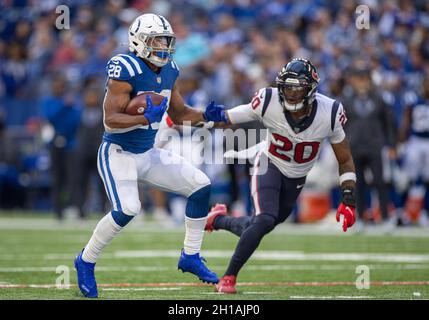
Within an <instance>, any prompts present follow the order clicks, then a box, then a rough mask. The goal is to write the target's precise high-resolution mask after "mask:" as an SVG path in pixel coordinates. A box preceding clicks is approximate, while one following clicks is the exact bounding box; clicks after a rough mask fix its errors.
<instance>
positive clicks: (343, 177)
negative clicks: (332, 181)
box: [340, 172, 356, 185]
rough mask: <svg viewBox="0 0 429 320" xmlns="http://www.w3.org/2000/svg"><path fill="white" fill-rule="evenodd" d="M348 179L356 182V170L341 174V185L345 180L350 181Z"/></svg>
mask: <svg viewBox="0 0 429 320" xmlns="http://www.w3.org/2000/svg"><path fill="white" fill-rule="evenodd" d="M348 180H351V181H354V182H356V173H354V172H346V173H343V174H342V175H341V176H340V185H342V184H343V182H344V181H348Z"/></svg>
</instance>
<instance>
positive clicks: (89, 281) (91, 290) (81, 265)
mask: <svg viewBox="0 0 429 320" xmlns="http://www.w3.org/2000/svg"><path fill="white" fill-rule="evenodd" d="M82 253H83V250H82V252H81V253H79V255H78V256H77V257H76V259H75V260H74V266H75V268H76V271H77V283H78V286H79V289H80V291H81V292H82V293H83V295H84V296H85V297H87V298H98V290H97V283H96V282H95V276H94V267H95V263H90V262H85V261H83V259H82Z"/></svg>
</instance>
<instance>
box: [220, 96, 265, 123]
mask: <svg viewBox="0 0 429 320" xmlns="http://www.w3.org/2000/svg"><path fill="white" fill-rule="evenodd" d="M270 90H271V89H270ZM270 99H271V91H270V94H267V90H266V88H263V89H260V90H259V91H257V92H256V93H255V95H254V96H253V98H252V101H251V102H250V103H248V104H242V105H239V106H237V107H235V108H232V109H229V110H227V114H228V118H229V121H230V122H231V123H232V124H236V123H244V122H250V121H255V120H258V121H262V116H263V113H264V112H265V110H266V108H267V106H268V104H269V102H270Z"/></svg>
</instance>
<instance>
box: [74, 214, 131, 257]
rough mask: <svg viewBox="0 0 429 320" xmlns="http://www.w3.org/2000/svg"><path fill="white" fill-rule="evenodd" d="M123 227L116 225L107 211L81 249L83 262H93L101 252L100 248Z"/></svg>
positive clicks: (110, 240)
mask: <svg viewBox="0 0 429 320" xmlns="http://www.w3.org/2000/svg"><path fill="white" fill-rule="evenodd" d="M122 229H123V227H121V226H118V225H117V224H116V222H115V220H113V217H112V214H111V213H110V212H109V213H108V214H106V215H105V216H104V217H103V218H102V219H101V220H100V221H99V222H98V224H97V226H96V227H95V230H94V233H93V234H92V237H91V239H89V241H88V244H87V245H86V246H85V250H83V254H82V258H83V260H84V261H85V262H91V263H95V262H96V261H97V258H98V256H99V255H100V253H101V250H103V248H104V247H105V246H107V245H108V244H109V243H110V242H112V240H113V238H115V237H116V236H117V235H118V234H119V232H121V230H122Z"/></svg>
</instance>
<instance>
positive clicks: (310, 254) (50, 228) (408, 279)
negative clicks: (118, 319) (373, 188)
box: [0, 214, 429, 300]
mask: <svg viewBox="0 0 429 320" xmlns="http://www.w3.org/2000/svg"><path fill="white" fill-rule="evenodd" d="M331 220H334V218H333V217H330V218H329V219H328V222H329V223H328V224H327V225H311V226H309V225H305V226H302V225H292V224H284V225H282V226H279V227H278V229H276V230H275V231H274V232H273V233H271V234H269V235H268V236H267V237H266V238H265V239H264V240H263V242H262V244H261V246H260V247H259V248H258V251H257V253H256V254H255V256H254V257H253V258H252V259H251V261H249V262H248V264H247V265H246V266H245V267H244V269H243V270H242V272H241V274H240V277H239V285H238V286H237V289H238V291H239V293H238V294H236V295H233V296H231V295H222V294H217V293H214V291H213V287H212V286H210V285H206V284H201V283H199V282H197V279H196V278H195V277H194V276H193V275H190V274H188V273H185V274H184V273H182V272H179V271H178V270H177V260H178V257H179V253H180V249H181V247H182V242H183V236H184V231H183V228H178V229H163V228H161V227H160V226H158V225H157V224H156V223H155V222H152V221H146V222H143V219H142V218H140V217H138V218H137V219H136V220H135V221H133V222H132V223H131V225H130V226H129V228H127V229H126V230H125V231H124V232H123V233H122V234H121V235H120V236H119V237H118V238H117V239H115V240H114V242H113V243H112V244H111V245H110V246H109V247H108V248H107V249H106V250H105V251H104V252H103V254H102V256H101V258H100V260H99V261H98V263H97V267H96V277H97V282H98V284H99V286H100V290H99V294H100V299H172V300H176V299H177V300H178V299H228V300H230V299H237V300H238V299H250V300H254V299H257V300H260V299H282V300H284V299H349V300H350V299H429V245H428V240H429V231H428V230H427V229H422V228H418V227H414V228H407V229H401V230H398V231H397V232H395V233H394V234H392V235H384V234H383V233H381V232H379V231H377V230H376V229H374V230H372V231H371V230H370V231H368V232H367V233H364V234H353V233H346V234H344V233H342V232H341V231H340V226H339V225H337V224H335V223H334V221H332V223H331ZM96 222H97V220H96V218H94V220H90V221H89V222H87V223H85V224H79V223H75V222H65V223H63V224H58V223H57V222H55V221H54V220H53V219H51V218H50V217H49V216H47V215H45V216H44V217H42V218H38V217H37V216H35V215H31V216H29V217H28V218H26V217H24V216H23V215H19V216H16V215H10V214H9V215H6V216H5V215H0V299H83V297H82V296H81V295H80V293H79V290H78V289H77V288H76V273H75V270H74V269H73V259H74V256H75V255H76V254H77V253H78V251H79V250H81V249H82V247H83V246H84V245H85V243H86V242H87V240H88V239H89V237H90V236H91V233H92V230H93V227H94V226H95V224H96ZM236 241H237V238H236V237H235V236H234V235H231V234H229V233H227V232H224V231H223V232H214V233H212V234H206V235H205V239H204V244H203V255H204V256H205V257H206V259H207V260H208V266H209V267H210V268H212V269H213V270H214V271H216V272H217V273H218V274H219V275H222V274H223V272H224V271H225V269H226V267H227V264H228V261H229V257H230V256H231V253H232V251H233V249H234V246H235V244H236ZM359 265H364V266H367V267H368V268H369V277H370V278H369V279H370V283H369V284H370V288H369V289H361V290H359V289H357V288H356V279H357V278H358V277H359V275H360V274H358V273H356V267H357V266H359ZM57 268H58V270H57ZM67 269H69V270H70V272H69V277H70V288H69V289H59V288H57V287H56V281H57V278H58V277H60V279H59V280H58V281H60V280H61V279H63V278H64V277H65V278H67V273H63V272H61V270H67ZM56 271H59V273H56ZM60 283H62V282H60ZM359 283H361V282H359Z"/></svg>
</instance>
